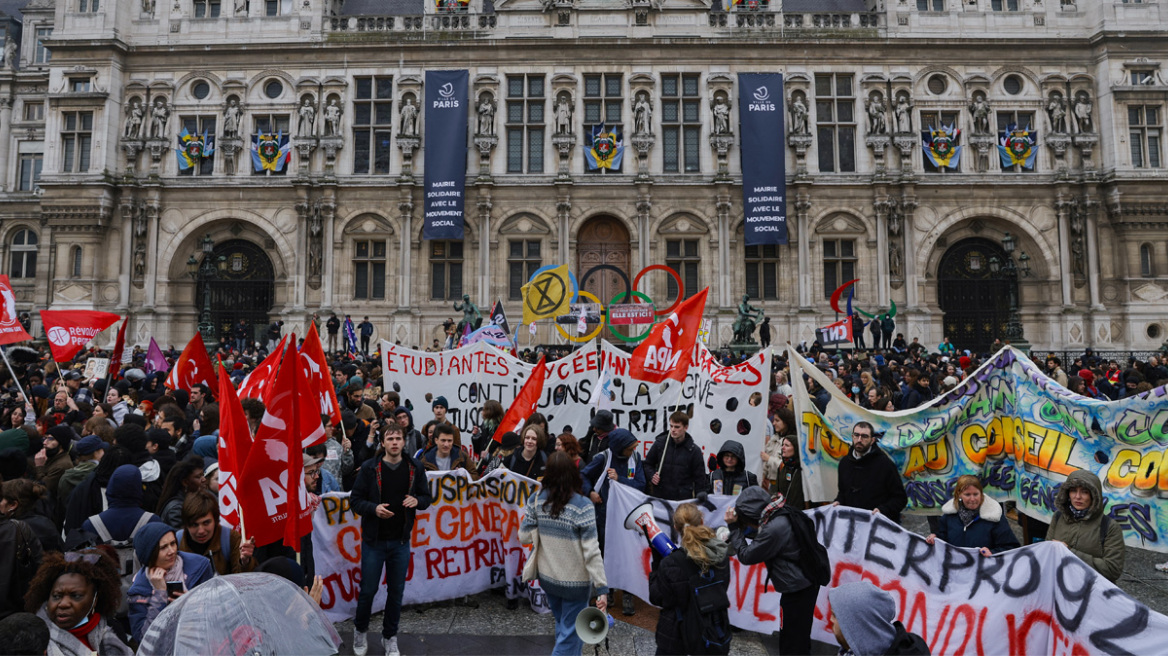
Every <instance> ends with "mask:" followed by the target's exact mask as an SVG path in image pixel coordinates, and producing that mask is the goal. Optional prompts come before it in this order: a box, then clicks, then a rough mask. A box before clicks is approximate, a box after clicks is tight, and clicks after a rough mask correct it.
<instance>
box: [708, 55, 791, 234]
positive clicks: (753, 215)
mask: <svg viewBox="0 0 1168 656" xmlns="http://www.w3.org/2000/svg"><path fill="white" fill-rule="evenodd" d="M783 98H786V96H785V95H784V94H783V75H782V74H781V73H739V74H738V123H739V126H740V127H741V128H742V142H741V146H740V149H741V154H742V213H743V215H744V218H743V221H744V230H745V232H746V245H747V246H756V245H762V244H785V243H787V173H786V166H787V164H786V160H785V157H786V152H787V151H786V149H785V148H784V147H783ZM716 115H717V108H715V117H716ZM726 120H727V123H729V118H727V119H726ZM727 129H729V128H728V126H727Z"/></svg>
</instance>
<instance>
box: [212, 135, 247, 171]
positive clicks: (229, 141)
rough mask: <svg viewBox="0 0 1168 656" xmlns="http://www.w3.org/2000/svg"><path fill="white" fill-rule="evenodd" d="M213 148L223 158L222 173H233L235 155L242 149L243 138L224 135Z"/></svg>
mask: <svg viewBox="0 0 1168 656" xmlns="http://www.w3.org/2000/svg"><path fill="white" fill-rule="evenodd" d="M215 148H216V150H218V151H219V154H220V156H221V157H222V159H223V173H224V175H235V163H236V161H235V157H236V155H238V154H239V151H241V150H243V140H242V139H240V138H239V137H238V136H235V137H228V136H226V135H224V137H223V139H221V140H220V141H219V143H218V144H217V145H216V147H215Z"/></svg>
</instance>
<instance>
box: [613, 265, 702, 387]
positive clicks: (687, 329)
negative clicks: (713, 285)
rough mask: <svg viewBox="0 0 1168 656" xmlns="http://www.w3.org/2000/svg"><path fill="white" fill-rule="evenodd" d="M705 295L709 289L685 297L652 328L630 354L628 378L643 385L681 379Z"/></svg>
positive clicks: (686, 365) (686, 370) (685, 370)
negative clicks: (664, 318)
mask: <svg viewBox="0 0 1168 656" xmlns="http://www.w3.org/2000/svg"><path fill="white" fill-rule="evenodd" d="M709 293H710V288H709V287H706V288H705V289H703V290H702V291H700V292H698V293H697V294H694V295H693V296H691V297H689V298H687V299H686V300H685V301H684V302H683V303H682V304H681V305H679V306H678V307H677V310H676V311H675V312H674V313H673V314H671V315H669V318H668V319H666V320H665V321H662V322H661V323H659V324H657V325H656V326H653V330H652V331H650V332H649V336H648V337H646V338H645V341H643V342H641V344H640V345H639V346H637V348H636V350H635V351H633V357H632V359H631V360H629V376H631V377H633V378H636V379H637V380H641V381H644V382H647V383H660V382H661V381H663V380H665V379H666V378H672V379H673V380H677V381H684V380H685V376H686V374H688V373H689V365H690V361H691V360H693V350H694V344H695V343H696V342H697V340H698V331H699V330H700V329H701V325H702V312H703V311H705V309H706V297H707V296H708V295H709Z"/></svg>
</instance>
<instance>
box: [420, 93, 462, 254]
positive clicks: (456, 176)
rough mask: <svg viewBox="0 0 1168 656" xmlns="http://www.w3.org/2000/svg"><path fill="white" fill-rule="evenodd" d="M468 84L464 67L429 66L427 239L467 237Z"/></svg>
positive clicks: (424, 233)
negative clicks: (458, 68) (465, 233)
mask: <svg viewBox="0 0 1168 656" xmlns="http://www.w3.org/2000/svg"><path fill="white" fill-rule="evenodd" d="M469 85H470V73H469V72H468V71H465V70H460V71H426V105H425V110H424V111H425V113H426V159H425V162H424V164H423V166H424V169H425V172H424V175H423V177H424V187H423V189H424V191H425V198H424V200H423V203H422V213H423V217H422V220H423V224H422V239H459V240H460V239H462V234H463V231H462V228H463V219H464V218H465V215H464V214H463V211H464V206H465V193H464V192H465V187H466V126H467V123H466V120H467V119H466V117H467V103H468V102H469V100H468V99H467V93H468V89H469V88H470V87H469ZM415 134H416V133H415Z"/></svg>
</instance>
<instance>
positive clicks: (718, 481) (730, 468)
mask: <svg viewBox="0 0 1168 656" xmlns="http://www.w3.org/2000/svg"><path fill="white" fill-rule="evenodd" d="M755 485H758V477H757V476H755V475H754V472H749V471H746V450H745V449H744V448H742V443H741V442H739V441H738V440H726V441H725V442H723V443H722V448H721V449H718V468H717V469H715V470H714V471H712V472H710V486H709V492H710V494H728V495H730V496H734V495H736V494H738V493H739V492H741V491H743V490H745V489H746V488H748V487H754V486H755Z"/></svg>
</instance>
